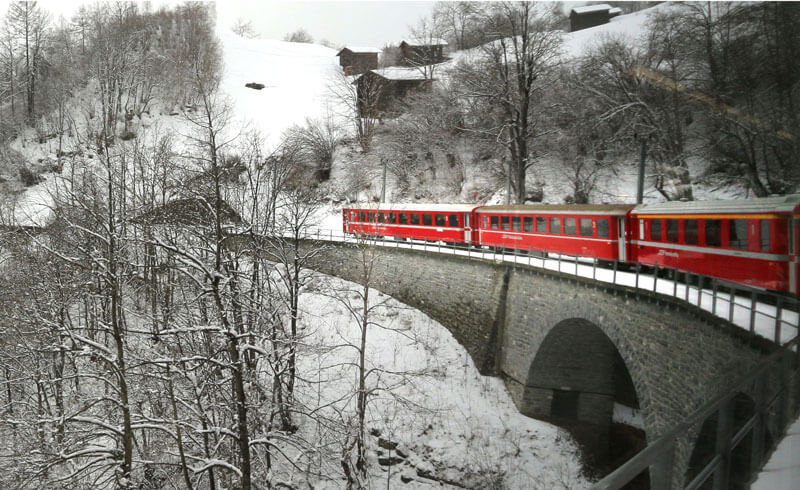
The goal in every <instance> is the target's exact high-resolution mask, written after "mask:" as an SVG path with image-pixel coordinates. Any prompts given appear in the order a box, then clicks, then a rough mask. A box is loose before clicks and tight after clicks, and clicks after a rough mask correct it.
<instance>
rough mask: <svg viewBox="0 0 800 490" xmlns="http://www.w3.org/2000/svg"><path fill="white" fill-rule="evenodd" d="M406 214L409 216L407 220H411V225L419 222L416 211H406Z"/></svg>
mask: <svg viewBox="0 0 800 490" xmlns="http://www.w3.org/2000/svg"><path fill="white" fill-rule="evenodd" d="M408 216H409V221H410V222H411V224H412V225H418V224H419V215H418V214H417V213H408Z"/></svg>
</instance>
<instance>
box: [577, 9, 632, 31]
mask: <svg viewBox="0 0 800 490" xmlns="http://www.w3.org/2000/svg"><path fill="white" fill-rule="evenodd" d="M621 13H622V10H621V9H620V8H618V7H612V6H611V5H609V4H607V3H601V4H597V5H586V6H583V7H575V8H573V9H572V10H571V11H570V13H569V30H570V32H575V31H580V30H581V29H588V28H589V27H595V26H599V25H603V24H608V22H609V21H610V20H611V18H612V17H616V16H617V15H620V14H621Z"/></svg>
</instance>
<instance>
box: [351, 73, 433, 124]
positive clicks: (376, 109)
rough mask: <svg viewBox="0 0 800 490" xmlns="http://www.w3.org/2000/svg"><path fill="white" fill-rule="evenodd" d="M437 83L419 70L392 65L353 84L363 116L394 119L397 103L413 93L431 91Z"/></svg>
mask: <svg viewBox="0 0 800 490" xmlns="http://www.w3.org/2000/svg"><path fill="white" fill-rule="evenodd" d="M432 82H433V80H432V79H430V78H426V76H425V74H424V73H423V72H422V71H421V70H418V69H416V68H411V67H401V66H392V67H389V68H381V69H379V70H370V71H368V72H367V73H364V74H363V75H361V76H360V77H358V79H356V80H355V81H354V82H353V83H354V84H356V92H357V94H358V111H359V113H360V114H361V117H377V118H382V117H392V116H394V115H396V114H398V112H399V110H398V107H397V102H398V101H400V100H402V99H403V98H404V97H405V96H406V95H408V94H409V93H410V92H412V91H417V90H429V89H430V87H431V84H432Z"/></svg>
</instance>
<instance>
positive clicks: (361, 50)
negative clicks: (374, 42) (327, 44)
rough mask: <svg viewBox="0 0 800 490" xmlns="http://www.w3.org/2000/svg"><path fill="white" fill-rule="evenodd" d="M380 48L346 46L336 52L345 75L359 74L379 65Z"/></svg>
mask: <svg viewBox="0 0 800 490" xmlns="http://www.w3.org/2000/svg"><path fill="white" fill-rule="evenodd" d="M380 52H381V50H380V49H378V48H365V47H358V46H345V47H344V48H342V50H341V51H339V52H338V53H336V56H338V57H339V65H341V67H342V69H343V70H344V74H345V75H359V74H361V73H365V72H368V71H370V70H374V69H375V68H377V67H378V54H380Z"/></svg>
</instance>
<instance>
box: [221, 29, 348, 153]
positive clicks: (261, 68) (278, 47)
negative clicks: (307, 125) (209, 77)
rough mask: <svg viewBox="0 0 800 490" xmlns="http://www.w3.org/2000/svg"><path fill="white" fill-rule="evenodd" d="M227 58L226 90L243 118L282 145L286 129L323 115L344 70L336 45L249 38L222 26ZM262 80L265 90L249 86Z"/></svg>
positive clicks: (224, 79)
mask: <svg viewBox="0 0 800 490" xmlns="http://www.w3.org/2000/svg"><path fill="white" fill-rule="evenodd" d="M217 35H218V36H219V38H220V41H221V44H222V50H223V59H224V60H225V67H224V75H223V79H222V84H221V88H222V91H223V92H224V93H225V94H226V95H227V96H228V97H229V98H230V101H231V103H232V106H233V107H232V109H233V112H234V114H236V115H237V116H238V123H249V126H250V127H251V128H253V129H256V130H258V131H259V132H260V133H261V135H262V136H263V137H264V138H266V140H267V141H268V144H269V146H274V145H276V144H277V143H278V142H279V140H280V136H281V134H282V133H283V132H284V131H285V130H286V129H287V128H289V127H290V126H292V125H295V124H302V123H303V122H304V121H305V119H306V118H307V117H308V118H319V117H321V116H322V115H323V114H325V111H326V109H327V108H328V106H329V105H330V101H329V90H328V87H329V86H330V84H331V83H332V81H333V80H334V79H335V78H334V77H335V75H336V74H337V73H339V72H340V71H341V67H340V66H339V64H338V58H337V57H336V50H334V49H330V48H326V47H324V46H319V45H316V44H307V43H290V42H285V41H274V40H265V39H244V38H241V37H239V36H237V35H236V34H234V33H232V32H230V31H229V30H227V29H222V28H220V29H219V30H218V32H217ZM250 82H256V83H262V84H264V85H265V87H264V88H263V89H262V90H253V89H250V88H247V87H245V84H246V83H250Z"/></svg>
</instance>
